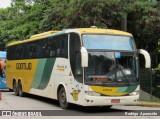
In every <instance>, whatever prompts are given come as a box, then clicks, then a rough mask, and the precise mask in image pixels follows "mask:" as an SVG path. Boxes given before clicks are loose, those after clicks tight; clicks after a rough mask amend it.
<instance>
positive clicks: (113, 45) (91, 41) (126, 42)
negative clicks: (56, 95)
mask: <svg viewBox="0 0 160 119" xmlns="http://www.w3.org/2000/svg"><path fill="white" fill-rule="evenodd" d="M83 44H84V47H85V48H86V49H108V50H127V51H134V50H135V48H134V45H133V38H132V37H128V36H113V35H93V34H92V35H83Z"/></svg>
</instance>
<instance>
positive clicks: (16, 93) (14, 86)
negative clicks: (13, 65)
mask: <svg viewBox="0 0 160 119" xmlns="http://www.w3.org/2000/svg"><path fill="white" fill-rule="evenodd" d="M13 91H14V94H15V95H16V96H18V87H17V85H16V81H14V82H13Z"/></svg>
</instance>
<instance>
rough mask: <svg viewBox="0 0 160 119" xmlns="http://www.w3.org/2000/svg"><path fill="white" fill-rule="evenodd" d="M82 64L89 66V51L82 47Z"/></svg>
mask: <svg viewBox="0 0 160 119" xmlns="http://www.w3.org/2000/svg"><path fill="white" fill-rule="evenodd" d="M81 65H82V67H88V52H87V50H86V48H84V47H82V48H81Z"/></svg>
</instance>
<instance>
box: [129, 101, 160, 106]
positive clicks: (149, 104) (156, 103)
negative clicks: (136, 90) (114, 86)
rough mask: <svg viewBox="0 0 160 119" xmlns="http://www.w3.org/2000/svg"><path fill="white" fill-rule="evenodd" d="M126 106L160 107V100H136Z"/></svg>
mask: <svg viewBox="0 0 160 119" xmlns="http://www.w3.org/2000/svg"><path fill="white" fill-rule="evenodd" d="M128 106H144V107H160V102H138V103H137V104H133V105H128Z"/></svg>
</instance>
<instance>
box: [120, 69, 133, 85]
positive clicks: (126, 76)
mask: <svg viewBox="0 0 160 119" xmlns="http://www.w3.org/2000/svg"><path fill="white" fill-rule="evenodd" d="M117 68H118V67H117ZM118 69H120V71H121V72H122V74H123V76H124V77H125V79H126V80H127V82H128V85H130V82H129V79H128V78H127V76H126V75H125V73H124V71H123V69H122V68H121V67H119V68H118Z"/></svg>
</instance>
